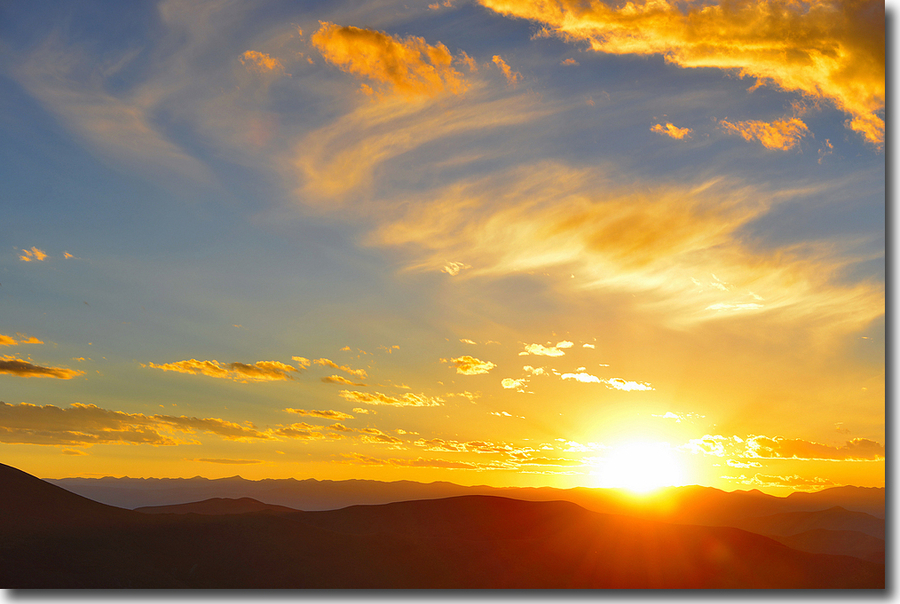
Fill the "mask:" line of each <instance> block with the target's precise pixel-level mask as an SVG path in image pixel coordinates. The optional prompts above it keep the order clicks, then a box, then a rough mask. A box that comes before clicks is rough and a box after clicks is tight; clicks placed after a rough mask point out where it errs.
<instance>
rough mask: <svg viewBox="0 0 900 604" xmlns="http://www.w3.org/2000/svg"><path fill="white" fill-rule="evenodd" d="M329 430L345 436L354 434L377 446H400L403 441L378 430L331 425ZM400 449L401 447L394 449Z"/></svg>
mask: <svg viewBox="0 0 900 604" xmlns="http://www.w3.org/2000/svg"><path fill="white" fill-rule="evenodd" d="M328 429H329V430H335V431H337V432H342V433H347V434H355V435H358V436H359V438H360V439H361V440H362V441H363V442H366V443H372V444H379V443H387V444H390V445H400V444H402V443H403V441H402V440H401V439H399V438H397V437H396V436H391V435H390V434H386V433H384V432H382V431H381V430H379V429H378V428H348V427H347V426H345V425H343V424H333V425H331V426H328ZM394 448H401V447H396V446H395V447H394Z"/></svg>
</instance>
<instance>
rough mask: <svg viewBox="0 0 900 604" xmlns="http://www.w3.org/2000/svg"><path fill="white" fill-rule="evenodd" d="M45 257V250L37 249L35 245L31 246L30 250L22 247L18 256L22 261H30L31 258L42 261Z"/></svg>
mask: <svg viewBox="0 0 900 604" xmlns="http://www.w3.org/2000/svg"><path fill="white" fill-rule="evenodd" d="M47 258H48V256H47V252H45V251H44V250H39V249H38V248H36V247H33V248H31V249H30V250H26V249H23V250H22V255H21V256H19V260H22V261H23V262H31V261H32V260H37V261H38V262H43V261H44V260H46V259H47Z"/></svg>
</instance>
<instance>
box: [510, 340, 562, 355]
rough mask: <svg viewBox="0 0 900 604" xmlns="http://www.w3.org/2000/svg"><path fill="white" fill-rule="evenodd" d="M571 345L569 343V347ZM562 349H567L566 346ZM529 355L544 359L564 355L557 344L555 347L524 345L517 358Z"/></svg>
mask: <svg viewBox="0 0 900 604" xmlns="http://www.w3.org/2000/svg"><path fill="white" fill-rule="evenodd" d="M571 345H572V343H571V342H569V346H571ZM562 348H568V347H567V346H563V347H562ZM529 354H535V355H539V356H545V357H561V356H563V355H565V354H566V353H565V352H563V351H562V350H560V346H559V345H558V344H557V345H556V346H544V345H543V344H525V350H524V352H520V353H519V356H527V355H529Z"/></svg>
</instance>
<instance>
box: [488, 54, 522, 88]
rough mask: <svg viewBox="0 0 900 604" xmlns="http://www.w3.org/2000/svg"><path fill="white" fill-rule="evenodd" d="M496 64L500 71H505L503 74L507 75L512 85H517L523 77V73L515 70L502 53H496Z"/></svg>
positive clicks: (507, 80) (508, 81)
mask: <svg viewBox="0 0 900 604" xmlns="http://www.w3.org/2000/svg"><path fill="white" fill-rule="evenodd" d="M493 61H494V64H495V65H496V66H497V67H499V68H500V71H502V72H503V75H504V76H505V77H506V82H507V83H508V84H509V85H510V86H515V85H516V84H518V83H519V80H521V79H522V74H521V73H519V72H518V71H513V70H512V68H511V67H510V66H509V65H507V64H506V61H504V60H503V58H502V57H501V56H500V55H494V59H493Z"/></svg>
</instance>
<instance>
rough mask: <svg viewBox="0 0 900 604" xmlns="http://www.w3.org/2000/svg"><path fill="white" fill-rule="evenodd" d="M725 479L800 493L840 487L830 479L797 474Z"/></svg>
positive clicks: (759, 475) (758, 475) (756, 475)
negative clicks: (789, 488) (785, 488)
mask: <svg viewBox="0 0 900 604" xmlns="http://www.w3.org/2000/svg"><path fill="white" fill-rule="evenodd" d="M723 478H727V479H729V480H735V481H737V482H740V483H741V484H746V485H753V486H755V487H793V488H794V489H795V490H798V491H816V490H820V489H825V488H828V487H834V486H840V485H838V483H836V482H834V481H833V480H830V479H828V478H820V477H818V476H798V475H796V474H793V475H790V476H770V475H767V474H754V476H753V478H750V479H748V478H747V477H746V476H740V477H738V478H732V477H729V476H724V477H723Z"/></svg>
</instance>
